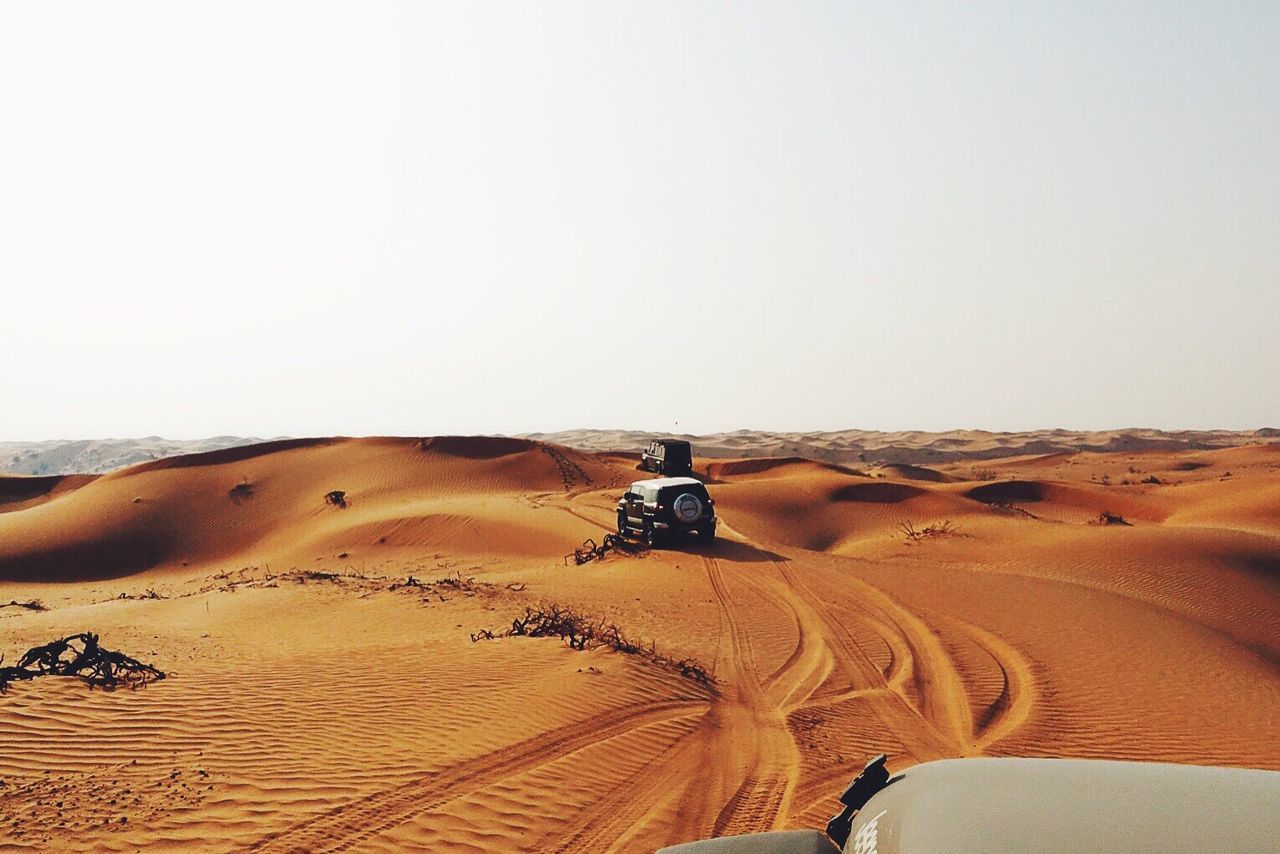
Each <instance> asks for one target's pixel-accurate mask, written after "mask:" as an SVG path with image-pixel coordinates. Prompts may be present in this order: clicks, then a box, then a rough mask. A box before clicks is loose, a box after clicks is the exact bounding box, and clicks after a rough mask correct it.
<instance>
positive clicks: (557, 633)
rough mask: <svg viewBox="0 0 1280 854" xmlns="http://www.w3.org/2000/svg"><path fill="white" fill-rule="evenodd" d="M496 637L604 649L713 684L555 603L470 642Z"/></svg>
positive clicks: (693, 667) (690, 665) (696, 666)
mask: <svg viewBox="0 0 1280 854" xmlns="http://www.w3.org/2000/svg"><path fill="white" fill-rule="evenodd" d="M500 637H529V638H544V637H554V638H559V639H560V640H562V641H563V642H565V643H566V644H568V645H569V647H570V648H571V649H577V650H587V649H595V648H597V647H605V648H607V649H612V650H614V651H616V652H620V653H623V654H624V655H636V656H640V657H641V658H643V659H645V660H646V661H649V662H651V663H653V664H656V665H658V666H659V667H662V668H665V669H667V670H673V671H675V672H677V673H679V674H680V675H681V676H683V677H685V678H686V679H692V680H693V681H694V682H697V683H699V684H700V685H706V686H708V687H711V686H713V685H714V684H715V681H716V680H715V677H713V676H712V675H711V674H710V673H709V672H707V669H706V668H705V667H703V666H702V665H701V664H700V663H698V662H697V661H696V660H694V659H692V658H672V657H671V656H668V655H666V654H664V653H661V652H659V651H658V648H657V645H656V644H655V643H654V642H653V641H650V642H649V643H647V644H646V643H644V642H643V641H641V640H638V639H636V638H632V637H630V636H629V635H627V634H626V632H624V631H623V630H622V629H621V628H619V627H618V625H617V624H616V623H610V622H606V621H605V620H604V619H602V618H593V617H589V616H587V615H586V614H583V613H581V612H580V611H576V610H574V609H573V608H570V607H568V606H565V605H560V604H558V603H556V602H543V603H540V604H538V605H537V606H536V607H529V606H526V607H525V609H524V614H523V615H522V616H520V617H516V618H515V619H513V620H512V621H511V628H509V629H507V630H505V631H501V632H494V631H492V630H491V629H481V630H480V631H478V632H472V633H471V641H472V643H475V642H476V641H481V640H495V639H496V638H500Z"/></svg>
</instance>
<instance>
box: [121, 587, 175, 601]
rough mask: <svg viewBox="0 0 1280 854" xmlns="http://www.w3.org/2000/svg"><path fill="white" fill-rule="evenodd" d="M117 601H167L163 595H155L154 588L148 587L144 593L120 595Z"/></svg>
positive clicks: (166, 597)
mask: <svg viewBox="0 0 1280 854" xmlns="http://www.w3.org/2000/svg"><path fill="white" fill-rule="evenodd" d="M116 598H117V599H168V598H169V597H168V596H165V595H164V594H163V593H157V592H156V591H155V589H154V588H151V587H148V588H147V591H146V592H145V593H121V594H120V595H119V596H117V597H116Z"/></svg>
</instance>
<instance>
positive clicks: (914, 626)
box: [774, 561, 976, 761]
mask: <svg viewBox="0 0 1280 854" xmlns="http://www.w3.org/2000/svg"><path fill="white" fill-rule="evenodd" d="M774 567H775V568H776V569H777V571H778V573H779V574H780V575H781V576H782V578H783V579H784V580H785V581H786V583H787V585H788V587H789V588H790V589H791V590H792V591H794V592H795V593H796V594H797V595H798V596H799V598H800V599H801V600H802V601H803V604H804V605H805V606H806V607H807V608H808V609H809V610H810V611H811V612H812V613H813V614H814V616H815V618H816V619H817V620H818V622H819V625H820V626H821V627H822V631H823V633H824V634H825V636H826V638H827V641H828V643H829V644H830V646H831V649H832V652H833V653H834V654H835V657H836V661H837V663H838V665H839V666H840V667H841V669H842V670H843V671H844V672H845V675H846V676H847V677H848V678H849V682H850V694H849V697H850V698H852V697H853V696H861V697H862V698H863V699H864V701H865V702H867V703H869V704H870V705H871V707H872V709H873V711H874V712H875V715H876V717H877V718H879V719H880V721H881V722H882V723H883V724H884V725H885V726H886V727H888V728H889V729H890V730H891V731H892V732H893V733H894V734H895V735H896V736H897V737H898V738H899V740H900V741H901V742H902V744H903V746H904V747H906V748H907V750H909V751H910V752H911V754H912V755H913V756H915V757H916V759H918V760H920V761H926V760H928V759H936V758H942V757H948V756H963V755H969V754H972V753H974V752H976V748H975V746H974V737H973V717H972V715H971V714H970V711H969V695H968V692H967V690H966V689H965V687H964V682H963V681H962V680H961V679H960V676H959V673H958V672H957V671H956V669H955V665H954V664H953V663H952V662H951V658H950V656H948V655H947V653H946V651H945V650H944V649H943V648H942V644H941V641H939V640H938V637H937V635H935V634H934V633H933V632H932V631H930V630H929V628H928V627H927V626H926V625H925V624H924V622H923V621H922V620H920V618H919V617H917V616H916V615H915V614H912V613H911V612H909V611H907V610H906V609H905V608H903V607H902V606H900V605H898V603H896V602H895V601H893V600H892V599H890V598H889V596H888V595H886V594H885V593H883V592H882V591H880V590H879V589H878V588H875V587H873V586H871V585H870V584H867V583H866V582H863V581H861V580H860V579H856V578H853V577H848V578H846V579H843V580H844V581H845V583H847V584H848V585H849V586H851V587H856V588H857V589H858V591H859V593H860V594H861V595H860V596H859V598H860V599H861V600H862V604H863V606H864V609H865V611H866V612H869V613H870V614H873V615H874V614H879V615H882V616H883V620H880V619H874V618H872V619H866V622H867V624H868V625H870V626H871V628H872V629H873V630H874V631H875V632H876V633H877V634H879V635H880V636H881V637H883V638H885V642H886V643H888V644H889V645H890V648H891V649H894V648H896V649H897V650H899V651H898V652H896V653H895V656H894V659H895V664H896V666H897V668H898V674H899V676H900V678H899V679H893V678H892V677H886V676H885V674H884V673H882V672H881V670H880V668H879V667H877V666H876V664H875V662H873V661H872V660H871V658H870V656H868V655H867V654H866V652H865V651H864V650H863V649H862V647H861V646H860V645H859V644H858V642H857V640H856V639H855V638H854V637H853V635H852V634H851V633H850V631H849V629H848V628H847V627H846V626H845V624H844V621H843V620H841V619H839V618H837V617H836V616H835V615H834V613H833V612H832V611H831V608H830V606H829V605H828V604H827V603H826V602H825V601H823V600H822V599H821V598H820V597H819V596H817V595H816V594H814V592H813V591H812V590H811V589H810V588H809V587H808V585H806V584H805V583H804V581H803V580H802V579H801V578H800V577H799V576H797V575H796V574H795V573H794V572H793V571H792V570H791V569H790V567H788V566H787V565H786V563H785V562H782V561H774ZM890 626H892V627H893V629H894V630H896V633H899V634H898V637H896V638H890V637H888V636H886V635H889V634H893V633H895V632H891V631H890V630H889V627H890ZM906 678H914V681H915V682H916V685H917V687H918V689H919V691H920V695H921V697H922V698H923V702H922V705H923V707H924V708H917V707H916V705H915V704H914V703H912V702H911V700H910V699H909V698H908V697H907V696H906V695H905V694H904V693H903V692H902V690H901V681H904V680H905V679H906ZM869 688H887V689H888V690H887V691H884V692H880V691H874V692H868V691H867V689H869Z"/></svg>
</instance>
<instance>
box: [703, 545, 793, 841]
mask: <svg viewBox="0 0 1280 854" xmlns="http://www.w3.org/2000/svg"><path fill="white" fill-rule="evenodd" d="M702 562H703V565H704V566H705V568H706V570H707V579H708V581H709V582H710V583H711V589H712V592H713V593H714V595H715V598H716V602H717V604H718V606H719V608H720V617H721V623H722V626H723V631H722V635H723V636H724V637H726V638H727V640H728V650H726V655H724V656H722V657H721V659H722V661H723V668H722V669H721V671H720V672H719V673H718V674H717V675H718V678H719V679H720V680H721V684H722V690H721V695H720V697H719V698H718V699H717V701H716V703H715V704H714V705H713V706H712V708H711V711H710V712H708V717H709V718H710V719H711V723H712V726H711V727H710V728H709V730H708V745H707V753H708V754H709V755H708V756H707V757H706V759H705V761H704V764H703V765H702V766H701V767H700V769H699V772H700V775H699V778H698V779H697V780H695V781H694V782H693V783H692V785H691V786H690V789H691V790H692V791H697V792H704V793H705V797H703V798H702V799H701V803H700V804H699V807H700V809H701V811H700V812H699V813H698V814H697V815H696V816H693V817H692V820H691V821H689V822H688V825H690V826H688V827H687V828H685V827H683V824H684V823H682V828H681V829H680V830H681V831H684V830H686V829H687V830H689V831H693V833H684V835H685V836H686V837H687V838H696V836H698V835H706V833H707V831H710V832H711V834H712V835H715V836H726V835H733V834H736V833H748V832H751V831H757V830H771V829H773V828H775V827H777V826H778V825H779V823H780V822H781V820H782V819H783V818H784V817H785V814H786V809H787V804H788V801H789V797H790V793H791V790H792V788H793V787H794V786H795V783H796V780H797V778H798V776H799V771H800V753H799V749H798V748H797V747H796V744H795V740H794V739H793V738H792V736H791V731H790V730H789V729H788V727H787V722H786V715H785V714H784V712H783V711H782V710H781V709H780V708H779V707H778V705H777V704H776V703H775V702H774V701H773V700H772V699H771V698H770V696H769V693H768V691H767V690H766V688H765V680H764V679H763V678H762V676H761V674H760V671H759V668H758V666H757V664H756V661H755V656H754V653H753V650H752V645H751V634H750V632H748V631H747V629H746V627H745V626H744V624H743V622H742V620H741V613H740V611H741V606H740V604H739V602H738V601H737V600H736V599H735V598H734V596H733V593H732V592H731V590H730V588H729V585H728V584H727V583H726V581H725V578H724V573H723V572H722V569H721V566H720V563H719V561H717V560H716V559H715V558H713V557H709V556H702ZM797 660H802V659H797ZM785 675H786V674H785V673H784V674H782V676H780V677H779V678H784V677H785ZM717 804H718V805H719V808H718V809H717Z"/></svg>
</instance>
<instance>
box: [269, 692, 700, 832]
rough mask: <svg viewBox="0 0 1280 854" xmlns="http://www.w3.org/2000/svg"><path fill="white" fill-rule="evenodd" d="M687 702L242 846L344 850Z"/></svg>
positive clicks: (681, 713)
mask: <svg viewBox="0 0 1280 854" xmlns="http://www.w3.org/2000/svg"><path fill="white" fill-rule="evenodd" d="M706 708H707V704H705V703H700V702H696V701H694V702H690V701H672V702H664V703H655V704H652V705H649V706H645V707H642V708H639V709H635V708H623V709H614V710H612V711H609V712H605V713H603V714H600V715H596V716H594V717H591V718H589V719H587V720H585V721H578V722H575V723H572V724H568V725H566V726H562V727H559V728H557V729H554V730H551V731H550V732H546V733H542V734H541V735H538V736H535V737H533V738H529V739H526V740H524V741H521V742H518V743H516V744H513V745H510V746H508V747H504V748H502V749H500V750H495V751H493V752H492V753H487V754H484V755H483V756H478V757H475V758H474V759H468V760H465V761H463V762H459V763H458V764H456V765H451V766H448V767H445V768H442V769H440V770H439V771H435V772H430V773H426V774H424V775H423V776H422V777H419V778H417V779H414V780H411V781H409V782H407V783H404V784H400V785H396V786H392V787H389V788H386V789H382V790H380V791H377V792H374V793H372V794H370V795H366V796H364V797H362V798H357V799H355V800H354V801H348V802H347V803H344V804H339V805H338V806H336V807H333V808H332V809H330V810H327V811H325V812H323V813H320V814H319V815H316V816H312V817H311V818H308V819H304V820H303V821H300V822H298V823H296V824H294V825H293V826H291V827H288V828H286V829H284V830H281V831H277V832H275V833H271V834H268V835H266V836H264V837H262V838H261V839H259V840H257V841H256V842H254V843H251V844H250V845H249V846H248V850H251V851H290V852H295V851H306V852H311V851H345V850H348V849H350V848H352V847H354V846H356V845H358V844H359V843H361V842H364V841H366V840H368V839H370V838H372V837H374V836H376V835H378V834H379V833H382V832H383V831H386V830H390V829H391V828H393V827H396V826H398V825H400V824H403V823H404V822H406V821H408V820H409V819H411V818H413V817H414V816H417V815H420V814H422V813H424V812H429V811H431V810H433V809H436V808H437V807H439V806H441V805H443V804H445V803H448V802H449V801H452V800H455V799H457V798H460V797H463V796H464V795H467V794H469V793H471V792H474V791H476V790H477V789H481V788H484V787H485V786H488V785H491V784H493V783H495V782H498V781H500V780H503V779H506V778H507V777H512V776H515V775H517V774H523V773H525V772H527V771H530V770H532V769H534V768H537V767H539V766H541V765H545V764H547V763H548V762H553V761H555V760H556V759H559V758H561V757H563V756H567V755H568V754H570V753H574V752H576V751H578V750H581V749H583V748H585V747H588V746H590V745H593V744H596V743H598V742H601V741H606V740H608V739H611V738H614V737H616V736H619V735H622V734H624V733H627V732H630V731H632V730H634V729H637V728H639V727H643V726H647V725H649V724H654V723H658V722H661V721H666V720H671V719H673V718H678V717H685V716H687V715H690V714H696V713H697V712H699V711H702V710H705V709H706Z"/></svg>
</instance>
